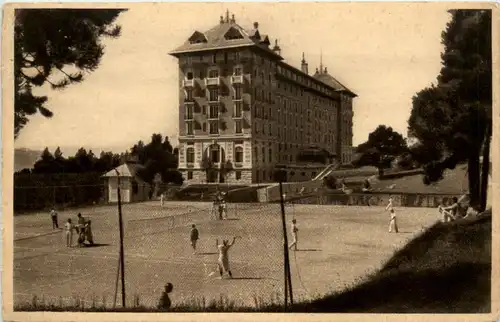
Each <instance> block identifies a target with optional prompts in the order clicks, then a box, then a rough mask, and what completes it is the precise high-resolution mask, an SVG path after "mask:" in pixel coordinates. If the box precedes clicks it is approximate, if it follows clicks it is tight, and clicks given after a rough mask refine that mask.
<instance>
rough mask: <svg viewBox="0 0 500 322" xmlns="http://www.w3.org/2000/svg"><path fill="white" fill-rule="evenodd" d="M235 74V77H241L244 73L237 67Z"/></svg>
mask: <svg viewBox="0 0 500 322" xmlns="http://www.w3.org/2000/svg"><path fill="white" fill-rule="evenodd" d="M233 73H234V76H241V75H242V74H243V71H242V69H241V67H235V68H234V72H233Z"/></svg>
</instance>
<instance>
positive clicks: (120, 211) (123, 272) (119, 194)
mask: <svg viewBox="0 0 500 322" xmlns="http://www.w3.org/2000/svg"><path fill="white" fill-rule="evenodd" d="M115 171H116V173H117V175H118V176H117V178H118V187H117V195H118V224H119V228H120V270H121V282H122V283H121V284H122V307H125V304H126V301H125V254H124V251H123V220H122V198H121V191H120V184H121V182H120V173H119V172H118V170H116V169H115Z"/></svg>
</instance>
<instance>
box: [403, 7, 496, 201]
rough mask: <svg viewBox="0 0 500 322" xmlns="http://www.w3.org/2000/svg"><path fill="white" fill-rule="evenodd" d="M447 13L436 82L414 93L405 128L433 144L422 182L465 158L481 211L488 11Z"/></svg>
mask: <svg viewBox="0 0 500 322" xmlns="http://www.w3.org/2000/svg"><path fill="white" fill-rule="evenodd" d="M450 13H451V20H450V22H449V23H448V24H447V26H446V30H445V31H444V32H443V33H442V43H443V45H444V47H445V49H444V53H443V54H442V55H441V57H442V68H441V71H440V73H439V75H438V77H437V80H438V83H437V85H433V86H431V87H429V88H425V89H423V90H421V91H420V92H418V93H417V94H416V95H415V96H414V97H413V108H412V111H411V116H410V119H409V121H408V132H409V135H410V136H412V137H414V138H416V139H417V140H418V141H419V142H420V144H421V145H422V146H426V147H430V146H432V147H434V148H433V151H432V152H433V154H432V155H426V156H425V157H424V158H427V160H425V161H426V162H425V165H424V170H425V176H424V182H425V183H431V182H435V181H438V180H440V179H441V178H442V177H443V172H444V171H445V170H446V169H453V168H454V167H455V166H456V165H457V164H458V163H460V162H467V164H468V177H469V193H470V197H471V204H472V205H474V206H477V208H479V210H484V208H485V206H486V195H487V186H488V183H487V180H488V172H489V145H490V140H491V128H492V117H491V106H492V95H491V93H492V81H491V75H492V71H491V67H492V59H491V10H452V11H450ZM481 150H482V151H483V153H484V154H483V162H484V163H483V166H482V169H481V165H480V155H481ZM481 172H482V176H483V177H482V179H481V178H480V177H481Z"/></svg>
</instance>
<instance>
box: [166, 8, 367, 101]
mask: <svg viewBox="0 0 500 322" xmlns="http://www.w3.org/2000/svg"><path fill="white" fill-rule="evenodd" d="M269 45H270V41H269V37H268V36H267V35H264V34H261V33H260V32H259V24H258V23H257V22H255V23H254V28H253V29H250V30H245V29H244V28H243V27H241V26H240V25H238V24H237V23H236V20H235V18H234V15H232V17H231V18H229V12H226V17H225V18H224V17H223V16H220V22H219V24H218V25H216V26H214V27H213V28H211V29H209V30H207V31H205V32H200V31H195V32H193V34H192V35H191V36H190V37H189V38H188V39H187V40H186V42H185V43H184V44H183V45H181V46H180V47H177V48H176V49H175V50H173V51H171V52H170V53H169V54H170V55H172V56H179V55H180V54H185V53H190V52H198V51H209V50H217V49H226V48H237V47H254V48H260V49H262V50H264V51H266V52H268V53H270V54H272V55H274V56H275V57H276V58H277V59H279V60H281V61H282V62H281V63H282V64H285V65H287V66H290V67H292V68H294V69H296V70H297V71H300V72H302V71H301V70H300V69H297V68H295V67H293V66H291V65H290V64H288V63H286V62H284V61H283V57H281V55H280V54H279V46H278V43H277V41H276V43H275V46H274V48H273V49H271V48H270V47H269ZM306 75H307V74H306ZM307 76H309V77H313V78H314V79H317V80H319V81H321V82H322V83H323V84H325V85H327V86H329V87H331V88H333V89H334V90H336V91H339V92H347V93H349V94H350V95H352V96H354V97H356V96H357V95H356V94H355V93H354V92H352V91H351V90H349V89H348V88H347V87H345V86H344V85H342V84H341V83H340V82H339V81H338V80H337V79H335V78H334V77H333V76H332V75H330V74H328V72H327V70H326V68H324V69H323V66H322V64H321V66H320V70H319V71H318V70H316V73H315V74H314V75H307Z"/></svg>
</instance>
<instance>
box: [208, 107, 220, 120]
mask: <svg viewBox="0 0 500 322" xmlns="http://www.w3.org/2000/svg"><path fill="white" fill-rule="evenodd" d="M208 118H210V119H217V118H219V105H217V104H213V105H210V115H209V116H208Z"/></svg>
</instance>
